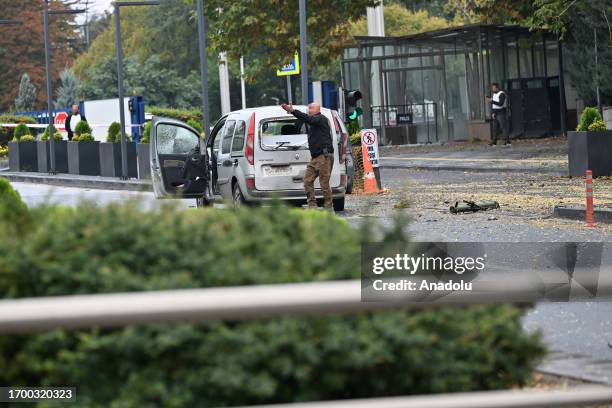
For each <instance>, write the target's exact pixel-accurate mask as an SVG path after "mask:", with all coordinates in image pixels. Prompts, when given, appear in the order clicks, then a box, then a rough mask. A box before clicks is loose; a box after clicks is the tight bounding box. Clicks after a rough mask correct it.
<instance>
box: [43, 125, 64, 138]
mask: <svg viewBox="0 0 612 408" xmlns="http://www.w3.org/2000/svg"><path fill="white" fill-rule="evenodd" d="M62 139H63V137H62V134H61V133H60V132H59V130H57V128H56V127H55V126H53V140H62ZM40 140H42V141H43V142H48V141H49V126H47V127H46V128H45V131H44V132H43V133H42V135H41V136H40Z"/></svg>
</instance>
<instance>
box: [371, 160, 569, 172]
mask: <svg viewBox="0 0 612 408" xmlns="http://www.w3.org/2000/svg"><path fill="white" fill-rule="evenodd" d="M383 160H384V158H383ZM380 167H381V168H383V169H407V170H438V171H463V172H466V171H467V172H473V173H538V174H547V175H551V176H567V175H568V172H567V171H565V170H548V169H537V168H532V167H520V168H517V167H514V168H507V167H470V166H444V165H420V164H408V165H406V164H384V163H383V161H382V160H381V164H380Z"/></svg>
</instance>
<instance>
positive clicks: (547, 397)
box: [243, 386, 612, 408]
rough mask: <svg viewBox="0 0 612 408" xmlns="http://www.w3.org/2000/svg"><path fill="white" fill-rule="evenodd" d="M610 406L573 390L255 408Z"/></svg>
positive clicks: (609, 395)
mask: <svg viewBox="0 0 612 408" xmlns="http://www.w3.org/2000/svg"><path fill="white" fill-rule="evenodd" d="M609 402H612V387H603V386H585V387H579V388H576V389H572V390H552V391H543V390H510V391H482V392H466V393H450V394H441V395H423V396H414V397H389V398H370V399H353V400H341V401H323V402H305V403H296V404H279V405H258V406H257V408H546V407H577V406H586V405H593V404H602V403H609ZM243 408H245V407H243Z"/></svg>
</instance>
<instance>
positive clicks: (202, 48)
mask: <svg viewBox="0 0 612 408" xmlns="http://www.w3.org/2000/svg"><path fill="white" fill-rule="evenodd" d="M196 1H197V3H198V37H199V41H198V46H199V52H200V80H201V82H202V116H203V118H202V119H203V122H204V140H206V141H208V136H209V134H210V117H209V116H210V115H209V109H208V61H207V60H206V17H205V16H204V0H196Z"/></svg>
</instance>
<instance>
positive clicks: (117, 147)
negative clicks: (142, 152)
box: [100, 122, 138, 178]
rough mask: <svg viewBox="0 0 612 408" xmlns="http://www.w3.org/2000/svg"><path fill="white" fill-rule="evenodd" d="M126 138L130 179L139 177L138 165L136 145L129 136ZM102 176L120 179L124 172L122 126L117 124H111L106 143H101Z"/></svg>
mask: <svg viewBox="0 0 612 408" xmlns="http://www.w3.org/2000/svg"><path fill="white" fill-rule="evenodd" d="M125 138H126V151H127V162H128V177H133V178H136V177H138V169H137V163H136V143H134V142H132V140H131V138H130V137H129V136H128V135H125ZM100 174H101V175H102V176H105V177H120V176H121V175H122V174H123V172H122V162H121V125H120V124H119V123H117V122H113V123H111V125H110V126H109V128H108V134H107V136H106V143H100Z"/></svg>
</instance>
